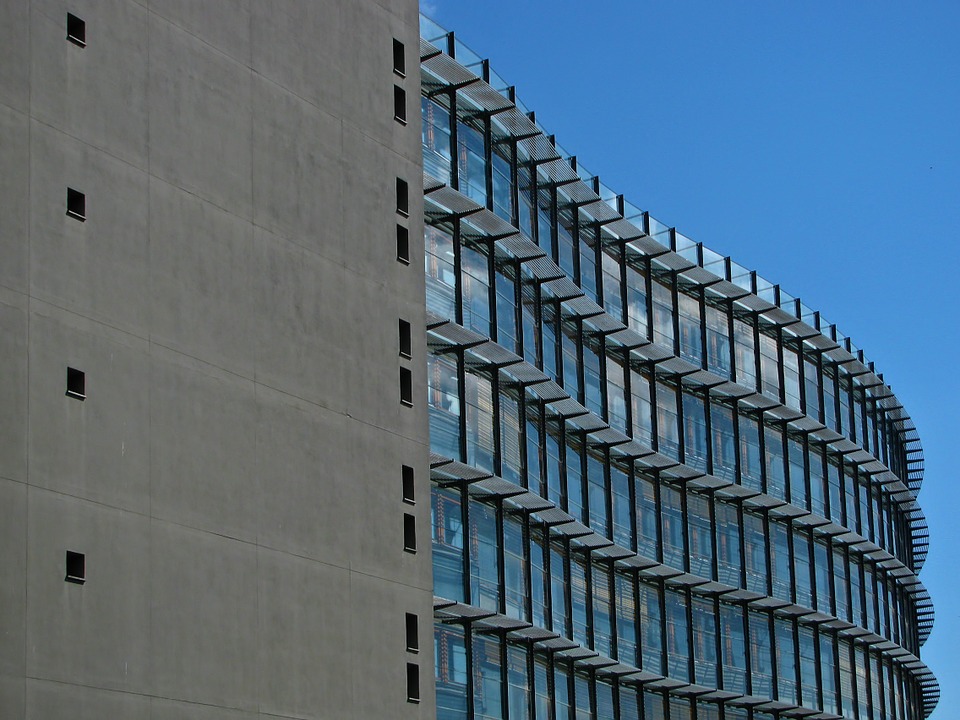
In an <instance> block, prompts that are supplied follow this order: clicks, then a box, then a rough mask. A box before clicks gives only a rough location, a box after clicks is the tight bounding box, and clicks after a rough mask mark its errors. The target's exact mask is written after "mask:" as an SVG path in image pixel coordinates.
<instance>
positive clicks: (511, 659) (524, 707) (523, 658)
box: [507, 645, 530, 718]
mask: <svg viewBox="0 0 960 720" xmlns="http://www.w3.org/2000/svg"><path fill="white" fill-rule="evenodd" d="M507 705H508V707H509V712H510V717H511V718H525V717H528V716H529V714H530V679H529V677H528V675H527V653H526V651H525V650H524V649H523V648H519V647H516V646H514V645H507Z"/></svg>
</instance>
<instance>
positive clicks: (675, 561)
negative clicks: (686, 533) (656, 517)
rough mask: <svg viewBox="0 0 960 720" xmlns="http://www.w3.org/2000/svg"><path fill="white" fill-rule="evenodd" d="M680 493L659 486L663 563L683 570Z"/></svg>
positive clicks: (667, 486) (670, 488) (669, 487)
mask: <svg viewBox="0 0 960 720" xmlns="http://www.w3.org/2000/svg"><path fill="white" fill-rule="evenodd" d="M681 497H682V496H681V495H680V491H679V490H677V489H675V488H673V487H671V486H669V485H661V486H660V521H661V526H662V529H661V532H662V533H663V562H664V564H666V565H669V566H671V567H674V568H676V569H677V570H683V569H684V566H683V506H682V499H681Z"/></svg>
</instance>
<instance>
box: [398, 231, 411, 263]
mask: <svg viewBox="0 0 960 720" xmlns="http://www.w3.org/2000/svg"><path fill="white" fill-rule="evenodd" d="M397 260H398V261H399V262H402V263H403V264H404V265H409V264H410V233H409V231H408V230H407V229H406V228H405V227H404V226H403V225H397Z"/></svg>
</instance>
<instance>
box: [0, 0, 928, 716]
mask: <svg viewBox="0 0 960 720" xmlns="http://www.w3.org/2000/svg"><path fill="white" fill-rule="evenodd" d="M0 20H2V22H0V138H2V140H0V167H2V168H3V169H4V173H3V174H2V179H0V183H2V193H0V203H2V207H0V259H2V261H0V328H2V329H0V337H2V342H0V358H2V360H3V366H4V368H5V373H4V379H5V382H3V383H0V406H2V407H3V408H4V412H3V414H2V415H0V608H2V611H0V639H2V642H0V717H3V718H4V720H6V719H7V718H10V719H11V720H47V719H48V718H60V717H75V718H80V720H92V719H93V718H103V717H124V718H150V720H179V719H181V718H201V719H202V720H206V719H209V720H228V719H229V720H246V719H247V718H249V719H251V720H252V719H253V718H262V717H271V718H321V717H324V718H326V717H343V718H433V717H440V718H450V717H469V718H473V719H474V720H481V719H482V718H509V719H510V720H516V718H518V717H535V718H542V717H558V718H559V717H567V716H568V715H573V714H575V715H576V717H578V718H579V717H596V718H598V719H606V718H618V719H619V720H628V719H629V718H633V717H637V718H645V720H653V719H654V718H659V717H668V718H669V719H670V720H688V718H689V719H690V720H694V718H695V719H696V720H711V719H712V718H721V717H722V718H724V719H725V720H772V718H777V717H806V716H811V715H812V716H820V717H825V718H826V717H830V716H834V715H842V716H845V717H849V718H854V719H856V720H860V719H861V718H863V719H864V720H867V719H869V720H888V719H896V720H900V719H901V718H902V719H907V718H910V719H913V718H920V717H924V716H925V715H926V714H928V713H929V712H930V710H932V708H933V706H934V704H935V703H936V698H937V693H938V690H937V685H936V681H935V679H934V678H933V676H932V674H931V673H930V671H929V670H928V669H927V668H926V667H925V666H924V665H923V663H922V662H921V661H920V660H919V657H918V655H919V651H920V646H921V645H922V643H923V641H924V640H925V639H926V636H927V635H928V634H929V631H930V626H931V624H932V609H931V606H930V602H929V598H928V596H927V595H926V592H925V590H924V589H923V586H922V585H921V584H920V582H919V581H918V580H917V573H918V572H919V569H920V567H921V565H922V563H923V558H924V555H925V526H924V523H923V517H922V514H921V512H920V510H919V508H918V507H917V506H916V503H915V495H916V492H917V490H918V489H919V484H920V480H921V475H922V456H921V452H920V448H919V442H918V440H917V438H916V433H915V431H914V429H913V425H912V423H911V422H910V419H909V417H908V416H907V415H906V413H905V412H904V410H903V409H902V408H901V407H900V406H899V404H898V403H897V401H896V398H895V397H893V395H892V393H891V392H890V391H889V389H888V388H887V387H886V385H885V384H884V383H883V381H882V379H881V378H880V377H879V376H878V375H877V374H876V373H875V372H874V368H873V365H872V364H871V363H869V362H867V361H866V360H865V359H864V357H863V354H862V352H860V351H859V350H857V349H856V348H855V347H854V346H853V345H852V344H851V343H850V341H849V340H848V339H846V338H844V337H842V336H841V335H840V334H839V333H838V331H837V330H836V328H835V327H833V326H828V325H827V324H826V323H825V321H823V320H821V318H820V317H819V315H817V314H816V313H814V312H812V311H810V310H809V309H807V308H805V307H803V306H801V305H800V304H799V303H797V302H795V301H792V300H791V298H789V297H788V296H787V295H786V294H785V293H783V292H781V291H780V289H779V287H777V286H775V285H773V284H770V283H767V282H766V281H765V280H763V279H762V278H760V277H758V276H756V274H755V273H751V272H749V271H747V270H746V269H744V268H742V267H741V266H739V265H737V264H736V263H734V262H732V261H730V260H729V259H728V258H723V257H721V256H719V255H716V254H715V253H713V252H712V251H710V250H709V249H707V248H705V247H703V246H701V245H699V244H697V243H694V242H693V241H691V240H689V239H687V238H684V237H683V236H682V235H680V234H678V233H676V232H675V231H674V230H672V229H670V228H668V227H665V226H663V225H661V224H660V223H658V222H657V221H656V220H655V219H654V218H652V217H650V216H649V215H648V214H647V213H644V212H641V211H639V210H638V209H636V208H635V207H634V206H633V205H631V204H630V203H629V202H627V201H626V200H624V199H623V198H622V197H620V196H617V195H616V194H615V193H614V192H612V191H611V190H610V189H608V188H606V187H605V186H603V185H602V184H601V183H600V182H599V180H597V179H596V178H592V177H588V176H587V174H586V173H585V172H583V171H582V170H578V167H577V164H576V161H575V160H574V159H573V158H570V157H568V156H567V155H566V153H564V152H563V151H562V150H560V149H558V146H557V145H556V144H555V143H554V142H553V140H552V139H551V138H550V137H548V136H547V135H546V134H545V133H544V132H543V130H542V128H541V127H540V126H539V125H538V124H537V123H536V122H535V121H534V119H533V118H532V117H531V116H530V115H528V114H527V113H526V111H525V110H523V109H522V107H520V108H518V101H517V99H516V96H515V95H514V93H513V91H512V89H510V88H507V87H505V83H503V82H502V81H501V80H500V79H499V77H498V76H496V74H495V73H494V72H493V71H491V70H490V67H489V64H488V63H486V62H484V61H481V60H480V59H479V58H478V57H477V56H475V55H473V54H472V53H470V52H469V51H468V50H467V49H466V47H465V46H463V45H462V44H461V43H460V42H459V41H457V40H455V39H454V37H453V35H452V34H448V33H447V32H446V31H444V30H443V29H441V28H438V27H436V26H435V25H434V24H433V23H431V22H430V21H428V20H426V19H423V18H419V17H418V13H417V7H416V4H415V3H414V2H413V0H322V1H319V0H300V1H299V2H298V1H296V0H286V1H285V2H274V3H262V2H258V3H236V2H222V1H221V2H203V3H200V2H182V1H180V0H151V2H150V3H143V2H139V1H137V0H74V1H73V2H70V3H56V2H40V0H33V1H32V2H31V1H30V0H10V1H8V2H5V3H3V4H2V6H0ZM418 25H419V30H420V39H419V56H418V54H417V49H416V48H417V47H418ZM418 61H419V62H420V66H419V72H418ZM481 78H482V79H481ZM418 97H420V111H421V117H417V114H416V112H417V105H416V102H417V98H418ZM421 119H422V122H423V124H422V133H421V132H420V130H421V125H420V122H421ZM581 175H583V177H581ZM421 178H422V182H423V189H422V191H421V189H420V186H419V183H420V182H421ZM421 263H422V264H423V265H422V266H423V267H424V268H425V273H424V274H421V272H420V268H421ZM425 296H426V305H425V304H424V297H425ZM428 532H429V533H430V537H431V538H432V542H428ZM431 630H432V632H431ZM431 635H432V638H431ZM431 642H432V644H433V649H434V653H433V655H431V653H430V651H429V650H430V647H431ZM821 709H822V712H821Z"/></svg>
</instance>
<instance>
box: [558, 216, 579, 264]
mask: <svg viewBox="0 0 960 720" xmlns="http://www.w3.org/2000/svg"><path fill="white" fill-rule="evenodd" d="M557 221H558V222H557V265H559V266H560V269H561V270H563V271H564V272H565V273H566V274H567V277H569V278H573V277H576V272H575V270H574V265H573V214H572V213H571V212H570V208H568V207H563V208H560V209H559V210H558V211H557Z"/></svg>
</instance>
